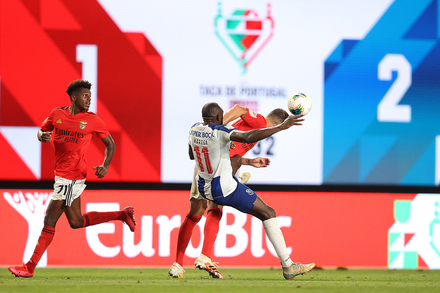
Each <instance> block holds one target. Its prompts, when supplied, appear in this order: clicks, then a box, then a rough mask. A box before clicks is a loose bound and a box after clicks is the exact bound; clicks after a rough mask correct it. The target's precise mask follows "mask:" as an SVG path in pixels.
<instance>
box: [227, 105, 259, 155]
mask: <svg viewBox="0 0 440 293" xmlns="http://www.w3.org/2000/svg"><path fill="white" fill-rule="evenodd" d="M247 110H248V112H247V114H246V115H245V116H244V117H243V118H242V119H239V120H238V121H237V122H235V123H234V124H232V126H233V127H235V128H237V129H238V130H241V131H249V130H252V129H257V128H266V127H267V123H266V118H264V116H263V115H260V114H257V113H254V112H252V110H250V109H247ZM234 143H235V149H231V150H230V151H229V156H231V157H233V156H235V155H240V156H242V157H243V156H244V155H245V154H246V153H247V152H248V151H249V150H251V149H252V148H253V147H254V146H255V145H256V144H257V143H256V142H253V143H243V142H234Z"/></svg>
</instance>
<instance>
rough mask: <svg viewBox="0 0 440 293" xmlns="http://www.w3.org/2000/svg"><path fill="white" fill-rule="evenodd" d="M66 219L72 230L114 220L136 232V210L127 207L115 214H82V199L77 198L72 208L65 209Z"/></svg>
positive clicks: (92, 212)
mask: <svg viewBox="0 0 440 293" xmlns="http://www.w3.org/2000/svg"><path fill="white" fill-rule="evenodd" d="M64 212H65V214H66V218H67V220H68V221H69V225H70V227H71V228H72V229H78V228H84V227H88V226H93V225H97V224H101V223H105V222H108V221H112V220H119V221H122V222H124V223H125V224H127V225H128V227H129V228H130V230H131V231H132V232H134V231H135V230H136V221H135V219H134V208H133V207H125V208H124V209H123V210H121V211H113V212H94V211H91V212H87V213H84V214H82V212H81V197H78V198H76V199H75V200H74V201H73V202H72V205H71V206H70V207H65V211H64Z"/></svg>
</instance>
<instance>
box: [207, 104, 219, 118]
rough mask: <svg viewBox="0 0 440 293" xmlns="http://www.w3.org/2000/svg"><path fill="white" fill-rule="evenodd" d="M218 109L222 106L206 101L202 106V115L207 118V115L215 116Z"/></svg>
mask: <svg viewBox="0 0 440 293" xmlns="http://www.w3.org/2000/svg"><path fill="white" fill-rule="evenodd" d="M220 111H223V110H222V108H221V107H220V106H219V104H217V103H207V104H205V105H204V106H203V108H202V117H203V118H208V117H215V116H217V115H218V114H219V113H220Z"/></svg>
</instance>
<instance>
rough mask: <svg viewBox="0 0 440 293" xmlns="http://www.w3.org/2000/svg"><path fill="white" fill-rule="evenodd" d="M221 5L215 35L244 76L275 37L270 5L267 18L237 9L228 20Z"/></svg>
mask: <svg viewBox="0 0 440 293" xmlns="http://www.w3.org/2000/svg"><path fill="white" fill-rule="evenodd" d="M221 5H222V4H221V2H219V3H218V13H217V17H216V18H215V20H214V26H215V34H216V35H217V37H218V38H219V39H220V41H221V43H222V44H223V46H225V48H226V49H227V50H228V52H229V53H230V54H231V55H232V57H233V58H234V59H235V61H237V63H238V64H239V65H240V67H241V68H242V69H243V74H244V73H246V71H247V69H248V67H249V65H250V64H251V63H252V61H254V59H255V57H257V55H258V54H259V53H260V52H261V50H262V49H263V48H264V47H265V46H266V45H267V43H268V42H269V40H270V39H271V38H272V36H273V31H274V21H273V19H272V17H271V15H270V4H268V5H267V15H266V17H265V18H260V17H259V16H258V14H257V13H256V12H255V11H254V10H251V9H237V10H235V11H234V12H233V13H232V14H231V15H230V16H229V17H227V18H226V17H224V16H223V14H222V7H221Z"/></svg>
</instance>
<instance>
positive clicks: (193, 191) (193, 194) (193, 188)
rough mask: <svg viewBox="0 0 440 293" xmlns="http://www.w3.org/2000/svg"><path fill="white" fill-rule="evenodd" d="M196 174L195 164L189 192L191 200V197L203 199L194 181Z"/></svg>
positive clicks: (238, 171)
mask: <svg viewBox="0 0 440 293" xmlns="http://www.w3.org/2000/svg"><path fill="white" fill-rule="evenodd" d="M240 169H241V168H238V170H237V172H236V173H235V174H236V175H238V174H240ZM196 176H197V165H194V174H193V180H192V183H191V194H190V196H189V199H190V200H191V199H192V198H194V199H197V200H202V199H205V198H204V197H203V196H201V195H200V193H199V188H198V185H197V182H196Z"/></svg>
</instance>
